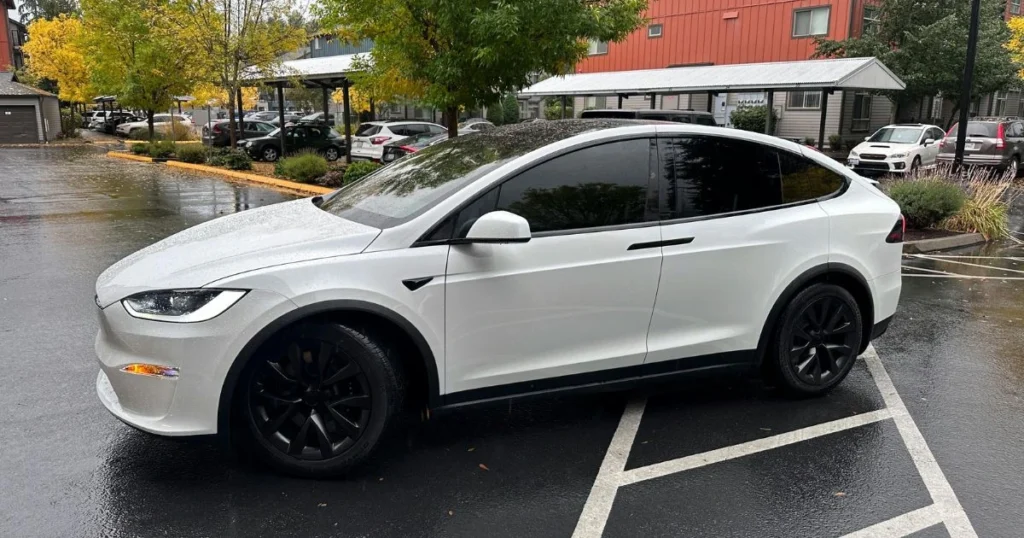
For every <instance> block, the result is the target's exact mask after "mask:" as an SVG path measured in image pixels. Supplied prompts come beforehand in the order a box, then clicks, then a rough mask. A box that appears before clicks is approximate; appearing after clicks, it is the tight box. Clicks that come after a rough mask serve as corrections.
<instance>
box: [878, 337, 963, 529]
mask: <svg viewBox="0 0 1024 538" xmlns="http://www.w3.org/2000/svg"><path fill="white" fill-rule="evenodd" d="M862 357H863V358H864V362H866V363H867V365H868V371H869V372H871V377H872V378H874V380H875V384H876V385H878V390H879V391H881V393H882V399H883V400H884V401H885V406H886V407H888V408H889V410H890V411H892V418H893V422H895V423H896V428H897V429H898V430H899V432H900V436H901V437H903V443H904V444H905V445H907V450H909V451H910V458H911V459H913V460H914V465H915V466H916V467H917V472H918V473H919V474H920V475H921V479H922V480H923V481H924V485H925V487H926V488H928V493H930V494H931V496H932V500H933V501H934V502H935V504H936V505H937V506H938V507H939V510H940V511H941V513H942V516H943V519H944V520H945V522H946V529H947V530H948V531H949V535H950V536H952V537H953V538H960V537H965V538H968V537H969V538H975V537H977V536H978V534H977V533H976V532H974V527H973V526H971V522H970V520H969V519H967V513H966V512H964V508H963V506H961V505H960V501H959V500H958V499H957V498H956V493H953V487H952V486H950V485H949V481H948V480H946V475H944V474H943V473H942V469H940V468H939V464H938V463H937V462H936V461H935V456H933V455H932V451H931V449H929V448H928V443H927V442H925V440H924V436H923V435H921V430H919V429H918V428H917V424H915V423H914V419H913V418H911V417H910V413H909V412H907V406H905V405H903V399H902V398H900V395H899V393H898V392H896V386H895V385H893V384H892V380H891V379H889V373H888V372H886V371H885V367H883V366H882V361H881V360H879V358H878V353H877V352H875V347H874V346H868V349H867V351H865V352H864V354H863V355H862Z"/></svg>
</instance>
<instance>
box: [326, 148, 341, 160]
mask: <svg viewBox="0 0 1024 538" xmlns="http://www.w3.org/2000/svg"><path fill="white" fill-rule="evenodd" d="M340 156H341V152H339V151H338V148H336V147H333V146H332V147H329V148H327V149H325V150H324V158H325V159H327V160H328V161H331V162H334V161H337V160H338V158H339V157H340Z"/></svg>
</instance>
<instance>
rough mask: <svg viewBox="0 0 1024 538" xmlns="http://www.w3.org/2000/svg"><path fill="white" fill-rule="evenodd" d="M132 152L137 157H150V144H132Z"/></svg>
mask: <svg viewBox="0 0 1024 538" xmlns="http://www.w3.org/2000/svg"><path fill="white" fill-rule="evenodd" d="M131 152H132V153H134V154H136V155H149V142H138V143H135V144H132V147H131Z"/></svg>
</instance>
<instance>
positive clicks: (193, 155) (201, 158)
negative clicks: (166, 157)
mask: <svg viewBox="0 0 1024 538" xmlns="http://www.w3.org/2000/svg"><path fill="white" fill-rule="evenodd" d="M207 153H208V151H207V149H206V146H204V145H202V144H182V145H180V146H178V149H177V150H176V151H175V152H174V155H175V156H176V157H177V158H178V160H179V161H181V162H184V163H192V164H203V163H205V162H206V155H207Z"/></svg>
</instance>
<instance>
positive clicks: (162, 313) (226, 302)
mask: <svg viewBox="0 0 1024 538" xmlns="http://www.w3.org/2000/svg"><path fill="white" fill-rule="evenodd" d="M243 295H245V292H244V291H242V290H206V289H196V290H163V291H147V292H144V293H137V294H135V295H132V296H131V297H128V298H125V299H124V300H122V301H121V304H123V305H124V309H125V310H127V311H128V314H129V315H131V316H132V317H136V318H140V319H151V320H154V321H169V322H172V323H195V322H197V321H206V320H208V319H213V318H215V317H217V316H219V315H221V314H222V313H223V312H224V311H225V310H227V309H228V308H231V305H233V304H235V303H237V302H238V300H239V299H241V298H242V296H243Z"/></svg>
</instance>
